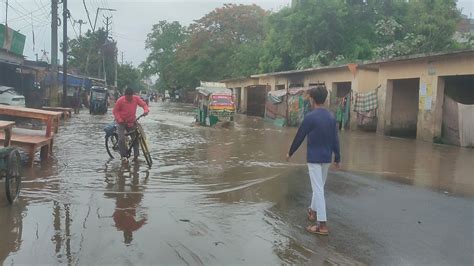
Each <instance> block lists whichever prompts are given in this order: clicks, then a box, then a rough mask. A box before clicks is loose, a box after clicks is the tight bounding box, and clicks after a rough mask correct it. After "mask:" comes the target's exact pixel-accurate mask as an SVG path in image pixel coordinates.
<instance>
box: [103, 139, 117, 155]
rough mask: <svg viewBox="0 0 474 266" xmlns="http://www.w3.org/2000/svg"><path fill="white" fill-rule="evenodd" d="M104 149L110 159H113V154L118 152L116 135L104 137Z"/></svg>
mask: <svg viewBox="0 0 474 266" xmlns="http://www.w3.org/2000/svg"><path fill="white" fill-rule="evenodd" d="M105 148H106V149H107V153H108V154H109V156H110V158H112V159H113V158H114V156H113V155H112V154H113V153H114V152H117V151H118V134H117V133H113V134H112V135H109V136H107V137H105Z"/></svg>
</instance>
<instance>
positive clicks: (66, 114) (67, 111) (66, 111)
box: [41, 106, 74, 118]
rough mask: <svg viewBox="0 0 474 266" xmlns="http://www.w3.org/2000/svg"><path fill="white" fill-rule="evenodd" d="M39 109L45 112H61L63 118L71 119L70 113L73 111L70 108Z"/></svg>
mask: <svg viewBox="0 0 474 266" xmlns="http://www.w3.org/2000/svg"><path fill="white" fill-rule="evenodd" d="M41 109H43V110H47V111H57V112H62V113H63V115H64V118H70V117H72V111H73V110H74V109H72V108H67V107H51V106H43V107H41Z"/></svg>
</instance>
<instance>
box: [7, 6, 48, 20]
mask: <svg viewBox="0 0 474 266" xmlns="http://www.w3.org/2000/svg"><path fill="white" fill-rule="evenodd" d="M7 5H8V7H10V8H11V9H12V10H13V11H15V13H17V14H19V15H20V16H19V17H16V18H13V19H11V20H9V22H14V21H19V20H28V19H29V18H30V17H31V14H33V13H35V14H36V13H37V12H41V10H35V11H33V12H31V13H30V12H29V11H27V12H28V13H29V14H25V13H23V12H22V11H20V10H18V9H17V8H16V7H13V6H12V5H11V4H8V3H7ZM23 9H24V7H23ZM33 20H35V22H37V23H44V22H45V21H44V20H39V19H37V18H33Z"/></svg>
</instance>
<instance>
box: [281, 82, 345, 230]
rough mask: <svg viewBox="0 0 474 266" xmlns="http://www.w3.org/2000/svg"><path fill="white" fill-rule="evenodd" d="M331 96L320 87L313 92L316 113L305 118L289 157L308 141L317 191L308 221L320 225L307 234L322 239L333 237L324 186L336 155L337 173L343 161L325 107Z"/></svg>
mask: <svg viewBox="0 0 474 266" xmlns="http://www.w3.org/2000/svg"><path fill="white" fill-rule="evenodd" d="M327 95H328V91H327V90H326V87H325V86H318V87H315V88H312V89H311V90H310V101H311V106H312V108H313V111H311V112H310V113H308V114H307V115H306V116H305V118H304V120H303V123H302V124H301V126H300V128H299V129H298V133H297V134H296V136H295V139H294V140H293V144H292V145H291V148H290V151H289V153H288V154H287V156H286V157H287V160H288V161H289V160H290V158H291V156H292V155H293V154H294V153H295V152H296V150H297V149H298V148H299V147H300V145H301V143H302V142H303V140H304V139H305V137H306V136H307V137H308V141H307V142H308V143H307V145H308V148H307V162H308V170H309V176H310V179H311V187H312V190H313V195H312V199H311V205H310V207H309V208H308V219H309V220H310V221H311V222H316V221H317V223H316V224H314V225H310V226H308V227H307V228H306V230H307V231H308V232H310V233H314V234H320V235H327V234H328V233H329V230H328V227H327V224H326V223H327V217H326V200H325V198H324V185H325V184H326V179H327V175H328V170H329V166H330V165H331V162H332V161H333V154H334V157H335V158H334V166H335V168H336V169H339V168H340V166H339V162H340V160H341V156H340V153H339V137H338V129H337V125H336V119H335V118H334V116H333V115H332V114H331V113H330V112H329V111H328V110H327V109H326V108H325V107H324V103H325V102H326V99H327Z"/></svg>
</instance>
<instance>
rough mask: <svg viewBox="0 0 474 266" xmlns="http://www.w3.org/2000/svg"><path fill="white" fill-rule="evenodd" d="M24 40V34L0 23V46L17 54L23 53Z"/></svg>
mask: <svg viewBox="0 0 474 266" xmlns="http://www.w3.org/2000/svg"><path fill="white" fill-rule="evenodd" d="M25 40H26V36H25V35H23V34H21V33H19V32H17V31H14V30H12V29H10V28H8V27H6V26H5V25H3V24H0V48H3V49H5V50H7V51H8V52H11V53H14V54H17V55H23V50H24V49H25Z"/></svg>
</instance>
